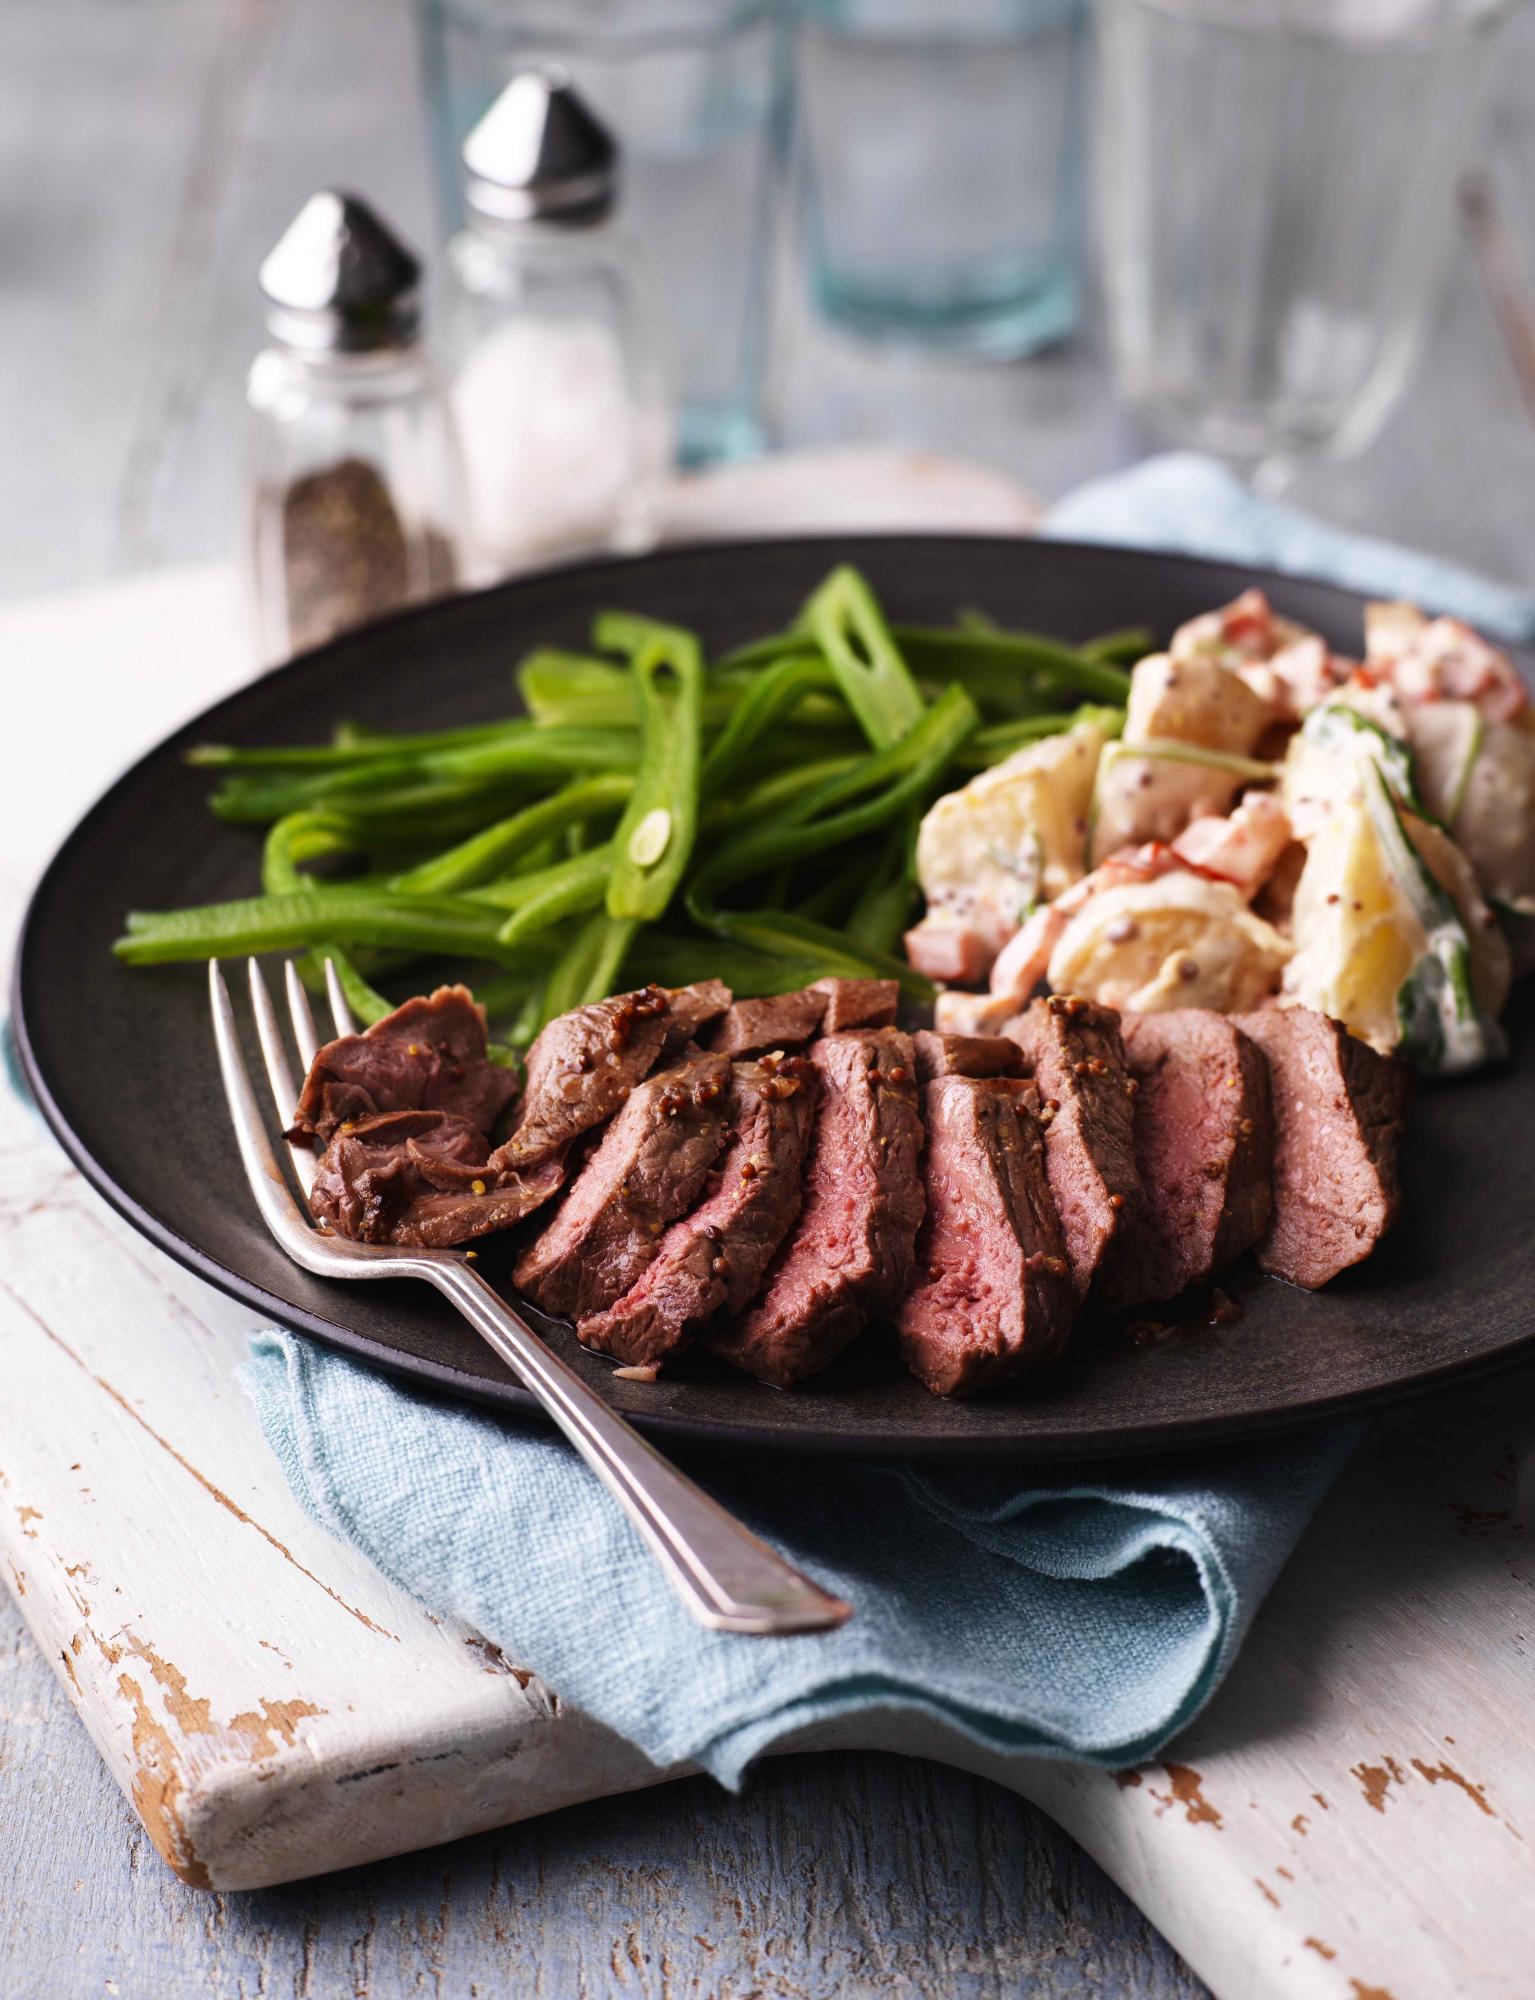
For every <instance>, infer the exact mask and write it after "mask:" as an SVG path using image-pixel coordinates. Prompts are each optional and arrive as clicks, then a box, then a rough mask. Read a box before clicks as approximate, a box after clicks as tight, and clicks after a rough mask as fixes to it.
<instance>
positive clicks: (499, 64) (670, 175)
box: [421, 0, 787, 464]
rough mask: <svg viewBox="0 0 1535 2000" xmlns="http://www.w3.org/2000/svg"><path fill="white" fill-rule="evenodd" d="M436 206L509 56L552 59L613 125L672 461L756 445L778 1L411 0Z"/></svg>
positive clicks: (778, 142)
mask: <svg viewBox="0 0 1535 2000" xmlns="http://www.w3.org/2000/svg"><path fill="white" fill-rule="evenodd" d="M421 34H422V55H423V61H424V64H425V70H426V80H427V97H428V106H429V112H430V117H431V121H432V128H433V145H434V150H435V153H436V158H437V171H438V176H439V180H440V183H441V193H442V200H443V208H444V212H445V218H446V220H447V222H448V224H449V226H450V228H451V227H452V226H454V225H456V223H457V221H458V219H459V215H460V212H461V206H462V203H461V193H460V183H461V178H462V168H461V166H460V163H459V148H460V146H461V145H462V143H463V140H464V136H465V134H466V133H467V132H468V131H469V129H470V128H471V127H472V126H473V125H474V124H475V123H476V121H477V120H478V119H479V117H480V116H481V114H482V113H483V112H484V111H485V109H486V108H487V106H488V105H489V104H490V103H491V102H492V100H493V99H494V98H495V97H496V96H497V95H498V94H499V92H500V91H501V89H502V88H503V86H504V85H505V83H506V81H507V79H508V78H509V77H510V76H511V74H512V72H513V71H514V70H516V69H520V68H522V67H524V66H525V65H526V64H528V63H532V62H553V63H556V64H558V65H559V66H560V67H561V68H563V69H564V70H565V71H567V72H568V74H569V76H570V78H571V80H572V82H573V83H574V84H575V86H576V88H577V90H579V91H580V92H581V94H582V95H583V96H584V97H585V98H586V100H587V102H588V103H589V104H591V105H592V107H593V108H594V110H595V111H596V112H597V113H598V115H599V116H600V117H601V118H602V119H603V120H604V122H605V123H606V124H607V125H609V126H610V128H611V129H612V130H613V131H614V132H615V133H616V134H617V136H618V139H619V141H620V143H621V145H622V148H623V188H622V193H621V195H620V205H621V211H622V215H623V219H624V222H625V226H626V227H627V228H628V229H630V230H631V231H632V232H633V233H634V234H635V235H637V236H638V237H639V238H640V239H641V240H642V241H643V243H644V245H645V248H646V250H647V251H648V252H649V254H650V258H651V262H652V264H653V265H654V266H655V269H656V272H657V275H658V277H659V279H660V283H661V291H662V298H663V303H664V304H665V306H666V308H667V314H668V321H669V326H670V333H671V339H672V346H673V350H674V361H675V365H676V372H677V376H678V381H679V386H680V391H681V400H682V409H681V413H680V419H679V453H680V456H681V458H682V460H683V463H684V464H702V463H707V462H709V461H711V460H719V459H731V458H738V457H743V456H745V455H747V454H748V453H750V452H753V451H755V450H757V449H759V448H760V446H761V444H762V418H761V399H762V375H763V364H764V350H765V335H766V331H767V319H768V303H769V302H768V284H769V267H770V262H771V254H770V253H771V233H772V226H773V222H772V212H773V197H774V191H775V185H776V180H777V173H778V166H779V161H780V156H781V151H782V144H783V130H784V118H785V113H784V104H785V90H786V83H787V51H786V40H785V31H784V23H783V20H782V16H781V11H780V7H779V5H778V0H421Z"/></svg>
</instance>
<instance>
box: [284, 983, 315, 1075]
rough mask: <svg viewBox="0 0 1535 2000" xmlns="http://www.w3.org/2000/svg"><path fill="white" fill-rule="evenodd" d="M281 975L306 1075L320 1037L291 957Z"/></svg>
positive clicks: (299, 1055) (312, 1061)
mask: <svg viewBox="0 0 1535 2000" xmlns="http://www.w3.org/2000/svg"><path fill="white" fill-rule="evenodd" d="M282 977H283V985H284V987H285V988H286V989H287V994H288V1015H289V1018H290V1019H291V1021H292V1022H293V1039H294V1041H296V1042H297V1043H298V1059H299V1061H300V1062H301V1063H302V1064H303V1065H304V1074H305V1075H306V1076H307V1075H308V1074H309V1070H310V1068H311V1066H312V1065H313V1063H314V1059H315V1052H316V1051H317V1050H318V1048H319V1046H320V1037H319V1036H318V1035H317V1034H316V1033H315V1026H314V1015H313V1014H312V1013H311V1011H310V1007H309V995H308V994H307V993H306V992H305V991H304V982H303V980H302V979H300V978H299V976H298V967H297V966H296V965H295V964H294V963H293V960H292V959H291V958H290V959H288V960H287V961H286V962H285V963H284V965H283V969H282Z"/></svg>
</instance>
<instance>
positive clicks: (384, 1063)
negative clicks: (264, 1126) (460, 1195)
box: [288, 986, 517, 1145]
mask: <svg viewBox="0 0 1535 2000" xmlns="http://www.w3.org/2000/svg"><path fill="white" fill-rule="evenodd" d="M516 1094H517V1078H516V1075H515V1073H514V1072H513V1071H512V1070H510V1069H507V1068H506V1067H505V1065H504V1064H502V1063H494V1062H491V1061H490V1059H489V1057H488V1056H487V1054H486V1041H485V1010H484V1008H483V1007H478V1006H476V1005H475V1000H474V995H473V994H472V993H471V992H470V991H469V989H468V988H467V987H466V986H439V987H438V988H437V990H436V992H435V993H432V994H430V995H428V996H426V997H425V998H421V999H416V1000H407V1001H406V1002H405V1004H404V1006H403V1007H396V1008H395V1010H394V1012H393V1013H392V1014H386V1015H385V1016H384V1018H383V1020H382V1021H375V1022H374V1024H373V1026H372V1027H371V1028H369V1029H368V1030H367V1031H366V1032H365V1033H364V1034H361V1035H342V1036H340V1037H339V1038H338V1039H337V1040H336V1041H333V1042H327V1043H326V1044H325V1046H324V1047H323V1048H322V1049H321V1050H320V1051H319V1052H318V1054H317V1055H316V1056H315V1059H314V1061H313V1062H312V1063H311V1064H310V1065H309V1074H308V1076H307V1077H306V1078H305V1079H304V1088H303V1091H302V1093H301V1095H300V1097H299V1101H298V1109H297V1110H296V1111H295V1112H294V1114H293V1124H292V1126H291V1128H290V1130H289V1133H288V1136H289V1138H290V1139H295V1140H299V1139H308V1140H310V1141H311V1142H315V1141H317V1142H318V1143H319V1144H320V1145H325V1144H327V1143H328V1142H329V1141H330V1139H331V1138H332V1137H333V1135H334V1134H335V1132H336V1129H337V1128H338V1126H341V1125H343V1124H347V1123H355V1122H356V1121H358V1120H359V1119H363V1118H374V1117H377V1116H378V1114H379V1113H380V1112H384V1111H447V1112H451V1113H452V1114H453V1115H454V1116H455V1117H458V1118H466V1119H468V1121H469V1123H470V1124H471V1125H476V1126H478V1127H479V1129H480V1130H481V1131H482V1132H487V1133H488V1132H489V1131H490V1130H491V1129H492V1127H493V1126H494V1125H495V1122H496V1120H497V1119H498V1118H499V1117H500V1116H501V1113H502V1112H503V1111H504V1110H505V1109H506V1107H507V1105H508V1104H509V1103H510V1102H511V1100H512V1098H513V1097H514V1096H515V1095H516Z"/></svg>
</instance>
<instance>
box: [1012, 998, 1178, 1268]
mask: <svg viewBox="0 0 1535 2000" xmlns="http://www.w3.org/2000/svg"><path fill="white" fill-rule="evenodd" d="M1007 1032H1008V1033H1009V1034H1010V1035H1011V1036H1012V1037H1013V1038H1014V1040H1015V1041H1017V1042H1018V1044H1019V1046H1020V1047H1021V1048H1022V1050H1023V1057H1024V1063H1025V1066H1026V1067H1027V1068H1028V1069H1030V1070H1031V1071H1032V1072H1033V1074H1034V1077H1035V1079H1036V1081H1037V1082H1038V1084H1039V1094H1040V1097H1041V1099H1042V1100H1043V1104H1044V1110H1045V1114H1046V1118H1047V1123H1046V1130H1045V1163H1046V1165H1047V1166H1048V1168H1049V1170H1050V1188H1051V1192H1052V1193H1053V1194H1054V1196H1055V1206H1056V1209H1057V1211H1058V1213H1059V1215H1060V1218H1061V1231H1062V1234H1063V1235H1064V1236H1065V1239H1066V1255H1067V1257H1068V1258H1069V1259H1070V1260H1071V1275H1072V1282H1073V1284H1074V1285H1075V1287H1076V1294H1077V1303H1078V1305H1079V1306H1080V1305H1082V1304H1083V1303H1084V1302H1085V1301H1086V1300H1087V1298H1088V1296H1089V1294H1094V1295H1095V1297H1096V1298H1097V1300H1099V1301H1100V1302H1108V1301H1111V1300H1112V1299H1113V1297H1114V1296H1116V1295H1119V1294H1121V1293H1125V1294H1129V1295H1135V1294H1138V1293H1141V1289H1142V1282H1143V1274H1142V1273H1141V1272H1140V1271H1139V1270H1138V1269H1136V1264H1137V1262H1138V1261H1139V1260H1140V1259H1141V1258H1142V1257H1144V1255H1145V1252H1146V1248H1147V1245H1148V1244H1149V1243H1150V1241H1151V1239H1150V1238H1149V1236H1148V1235H1147V1233H1146V1231H1145V1228H1144V1204H1143V1201H1142V1196H1141V1180H1140V1174H1139V1171H1138V1170H1137V1168H1136V1164H1135V1138H1134V1131H1133V1123H1132V1110H1131V1100H1132V1098H1133V1096H1134V1092H1133V1091H1132V1090H1131V1088H1130V1073H1129V1071H1128V1069H1127V1068H1126V1066H1125V1049H1124V1043H1123V1042H1122V1041H1121V1039H1120V1034H1119V1016H1118V1015H1117V1014H1116V1013H1115V1012H1114V1011H1113V1009H1112V1008H1110V1007H1099V1006H1097V1005H1095V1004H1094V1003H1093V1002H1092V1001H1090V1000H1083V999H1080V998H1077V997H1074V996H1072V997H1068V996H1066V995H1064V994H1059V993H1057V994H1052V995H1051V996H1050V998H1049V999H1048V1000H1036V1001H1035V1002H1034V1004H1033V1005H1032V1006H1031V1007H1029V1008H1028V1009H1027V1010H1026V1011H1025V1012H1024V1013H1022V1014H1020V1015H1018V1016H1017V1017H1016V1019H1014V1020H1013V1021H1011V1022H1010V1023H1009V1024H1008V1029H1007ZM1145 1275H1146V1276H1149V1278H1150V1279H1151V1281H1153V1282H1154V1281H1155V1277H1156V1273H1155V1272H1154V1271H1153V1272H1150V1273H1148V1274H1145Z"/></svg>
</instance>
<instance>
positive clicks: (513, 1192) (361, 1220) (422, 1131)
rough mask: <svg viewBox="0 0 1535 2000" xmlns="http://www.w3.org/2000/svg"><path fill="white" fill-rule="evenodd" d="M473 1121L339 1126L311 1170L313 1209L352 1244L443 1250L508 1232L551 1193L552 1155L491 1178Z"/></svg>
mask: <svg viewBox="0 0 1535 2000" xmlns="http://www.w3.org/2000/svg"><path fill="white" fill-rule="evenodd" d="M489 1151H490V1147H489V1142H488V1141H487V1140H486V1137H485V1134H484V1133H483V1132H482V1131H481V1130H480V1128H479V1127H478V1126H477V1125H474V1124H472V1123H471V1122H470V1121H469V1120H468V1119H467V1118H459V1117H457V1116H455V1115H454V1114H453V1113H452V1112H449V1111H388V1112H384V1113H382V1114H381V1115H380V1116H379V1117H377V1118H365V1119H361V1120H359V1121H357V1122H356V1123H349V1124H347V1125H346V1126H344V1127H343V1128H342V1129H340V1130H338V1132H337V1133H336V1135H335V1137H334V1138H333V1139H332V1140H331V1142H330V1144H329V1146H327V1147H326V1149H325V1153H324V1156H323V1158H322V1159H321V1161H320V1164H319V1167H318V1168H317V1170H316V1172H315V1181H314V1187H313V1190H312V1191H311V1195H310V1200H311V1202H312V1204H313V1206H314V1211H315V1213H316V1215H318V1216H320V1217H321V1218H322V1220H324V1221H326V1222H328V1223H329V1224H330V1226H331V1228H332V1229H334V1230H336V1231H337V1233H338V1234H340V1235H342V1236H350V1237H352V1238H353V1239H354V1240H355V1241H357V1242H360V1243H397V1244H402V1245H415V1246H418V1247H422V1248H430V1249H442V1248H445V1247H446V1246H448V1245H450V1244H454V1243H467V1242H469V1241H470V1240H471V1239H472V1238H473V1237H476V1236H484V1235H486V1234H488V1233H489V1232H490V1231H491V1230H494V1229H507V1228H510V1227H511V1225H512V1224H513V1223H514V1222H520V1221H522V1219H523V1217H524V1216H526V1215H529V1214H531V1213H532V1211H533V1210H534V1209H535V1208H537V1207H538V1206H539V1204H540V1203H541V1202H544V1201H547V1200H548V1199H549V1197H550V1196H551V1195H552V1194H554V1193H556V1192H557V1190H558V1188H559V1185H560V1181H561V1179H562V1177H563V1170H562V1168H561V1165H560V1162H559V1161H558V1160H545V1161H543V1162H542V1163H541V1164H540V1165H537V1166H533V1167H530V1168H529V1169H528V1170H527V1172H526V1173H525V1174H521V1175H507V1176H504V1177H503V1178H502V1179H501V1180H499V1181H497V1180H496V1179H495V1178H494V1176H492V1175H491V1174H490V1171H489V1169H488V1167H487V1166H486V1164H485V1162H486V1159H487V1156H488V1154H489Z"/></svg>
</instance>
